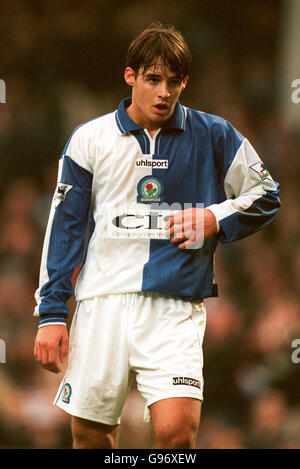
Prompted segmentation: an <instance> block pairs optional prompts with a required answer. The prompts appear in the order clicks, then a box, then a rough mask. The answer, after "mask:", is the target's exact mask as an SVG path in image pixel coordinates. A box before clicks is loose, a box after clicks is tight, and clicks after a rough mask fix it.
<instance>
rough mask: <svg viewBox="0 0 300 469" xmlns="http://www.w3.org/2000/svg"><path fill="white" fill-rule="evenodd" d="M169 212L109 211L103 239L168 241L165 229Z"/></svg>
mask: <svg viewBox="0 0 300 469" xmlns="http://www.w3.org/2000/svg"><path fill="white" fill-rule="evenodd" d="M170 213H171V212H168V211H165V210H164V211H161V210H137V209H127V210H126V211H122V210H118V209H116V210H113V209H111V210H109V212H108V214H107V224H106V228H107V231H106V233H103V236H104V237H108V238H120V239H122V238H123V239H126V238H127V239H128V238H130V239H169V234H168V232H167V230H166V229H165V224H166V220H167V218H168V217H169V215H170Z"/></svg>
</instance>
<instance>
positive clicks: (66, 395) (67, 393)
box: [61, 383, 72, 404]
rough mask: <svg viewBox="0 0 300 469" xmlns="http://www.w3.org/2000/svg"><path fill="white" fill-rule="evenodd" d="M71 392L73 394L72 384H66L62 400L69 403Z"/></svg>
mask: <svg viewBox="0 0 300 469" xmlns="http://www.w3.org/2000/svg"><path fill="white" fill-rule="evenodd" d="M71 394H72V388H71V385H70V384H69V383H66V384H64V387H63V390H62V397H61V400H62V401H63V402H65V403H66V404H69V402H70V398H71Z"/></svg>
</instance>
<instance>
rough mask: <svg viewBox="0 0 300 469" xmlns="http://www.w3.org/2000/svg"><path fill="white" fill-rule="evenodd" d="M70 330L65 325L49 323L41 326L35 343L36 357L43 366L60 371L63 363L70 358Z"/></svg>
mask: <svg viewBox="0 0 300 469" xmlns="http://www.w3.org/2000/svg"><path fill="white" fill-rule="evenodd" d="M68 342H69V339H68V331H67V327H66V326H65V325H63V324H62V325H58V324H52V325H51V324H49V325H47V326H43V327H40V328H39V329H38V332H37V336H36V339H35V344H34V358H35V360H36V361H37V362H38V363H40V364H41V365H42V366H43V368H45V369H46V370H49V371H51V372H53V373H60V371H61V366H60V365H59V364H58V359H59V360H60V362H61V363H65V362H66V361H67V358H68Z"/></svg>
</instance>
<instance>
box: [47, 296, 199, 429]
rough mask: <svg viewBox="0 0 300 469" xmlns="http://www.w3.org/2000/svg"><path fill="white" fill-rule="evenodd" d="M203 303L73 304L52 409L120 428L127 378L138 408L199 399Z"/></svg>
mask: <svg viewBox="0 0 300 469" xmlns="http://www.w3.org/2000/svg"><path fill="white" fill-rule="evenodd" d="M205 325H206V310H205V306H204V303H202V302H201V303H191V302H187V301H183V300H181V299H178V298H175V297H171V296H166V295H161V294H156V293H126V294H116V295H104V296H100V297H96V298H93V299H91V300H84V301H81V302H79V303H78V305H77V309H76V312H75V314H74V318H73V321H72V326H71V330H70V350H69V362H68V368H67V371H66V374H65V376H64V379H63V381H62V383H61V385H60V388H59V390H58V392H57V395H56V398H55V400H54V404H55V405H57V406H59V407H61V408H62V409H64V410H65V411H66V412H68V413H69V414H71V415H74V416H77V417H81V418H84V419H88V420H92V421H96V422H101V423H104V424H107V425H116V424H118V423H120V417H121V413H122V409H123V406H124V404H125V401H126V398H127V395H128V392H129V389H130V386H131V383H132V378H133V376H134V374H135V375H136V384H137V389H138V390H139V392H140V393H141V395H142V396H143V397H144V399H145V401H146V409H148V407H149V406H150V405H151V404H153V403H154V402H156V401H158V400H161V399H165V398H170V397H192V398H196V399H200V400H202V399H203V394H202V393H203V374H202V368H203V354H202V342H203V336H204V331H205Z"/></svg>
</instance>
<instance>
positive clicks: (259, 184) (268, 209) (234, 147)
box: [208, 121, 281, 243]
mask: <svg viewBox="0 0 300 469" xmlns="http://www.w3.org/2000/svg"><path fill="white" fill-rule="evenodd" d="M214 142H215V154H216V165H217V168H218V174H219V179H220V184H221V186H222V190H223V192H224V198H225V199H226V200H224V201H223V202H221V203H219V204H214V205H212V206H210V207H208V208H209V209H210V210H211V211H212V212H213V213H214V215H215V217H216V220H217V222H218V224H219V228H220V229H219V239H220V241H221V242H222V243H229V242H232V241H236V240H239V239H242V238H245V237H246V236H249V235H251V234H252V233H255V232H256V231H259V230H261V229H262V228H264V227H265V226H267V225H268V224H269V223H271V222H272V220H273V219H274V217H275V215H276V214H277V212H278V210H279V208H280V206H281V202H280V199H279V193H280V186H279V184H278V183H277V182H276V181H274V180H273V179H272V177H271V175H270V173H269V172H268V170H267V168H266V167H265V165H264V163H263V162H262V160H261V159H260V157H259V156H258V154H257V153H256V151H255V150H254V148H253V147H252V145H251V144H250V142H249V141H248V140H247V139H246V138H244V137H243V136H242V135H241V134H240V133H239V132H238V131H237V130H236V129H234V128H233V127H232V126H231V125H230V124H229V123H226V121H224V123H223V125H218V126H217V128H216V129H215V132H214Z"/></svg>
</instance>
